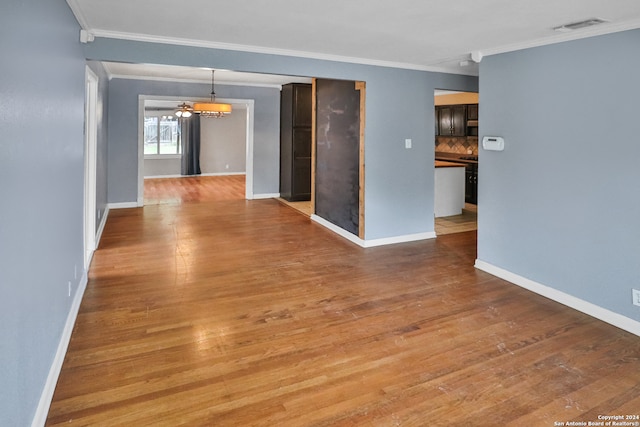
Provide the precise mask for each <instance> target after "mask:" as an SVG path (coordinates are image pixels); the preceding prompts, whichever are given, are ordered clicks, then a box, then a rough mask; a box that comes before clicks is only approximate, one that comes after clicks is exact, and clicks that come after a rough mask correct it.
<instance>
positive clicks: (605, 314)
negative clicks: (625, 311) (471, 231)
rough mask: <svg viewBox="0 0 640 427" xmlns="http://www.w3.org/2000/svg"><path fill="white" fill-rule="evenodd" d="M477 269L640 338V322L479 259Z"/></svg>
mask: <svg viewBox="0 0 640 427" xmlns="http://www.w3.org/2000/svg"><path fill="white" fill-rule="evenodd" d="M475 267H476V268H477V269H479V270H482V271H485V272H487V273H489V274H492V275H494V276H496V277H499V278H501V279H504V280H506V281H508V282H511V283H513V284H514V285H517V286H520V287H521V288H525V289H528V290H530V291H531V292H535V293H536V294H538V295H542V296H543V297H546V298H549V299H551V300H553V301H556V302H559V303H560V304H563V305H566V306H567V307H571V308H573V309H575V310H578V311H581V312H582V313H585V314H587V315H589V316H591V317H595V318H596V319H599V320H602V321H603V322H606V323H609V324H611V325H613V326H616V327H618V328H620V329H624V330H625V331H627V332H631V333H632V334H634V335H637V336H640V322H638V321H636V320H633V319H630V318H629V317H626V316H623V315H621V314H618V313H614V312H613V311H610V310H607V309H606V308H603V307H600V306H598V305H595V304H592V303H590V302H587V301H584V300H582V299H580V298H577V297H574V296H573V295H569V294H566V293H564V292H562V291H559V290H557V289H554V288H550V287H549V286H546V285H543V284H541V283H538V282H534V281H533V280H530V279H527V278H526V277H522V276H519V275H517V274H515V273H512V272H510V271H507V270H504V269H502V268H500V267H496V266H495V265H493V264H489V263H487V262H484V261H481V260H479V259H476V262H475Z"/></svg>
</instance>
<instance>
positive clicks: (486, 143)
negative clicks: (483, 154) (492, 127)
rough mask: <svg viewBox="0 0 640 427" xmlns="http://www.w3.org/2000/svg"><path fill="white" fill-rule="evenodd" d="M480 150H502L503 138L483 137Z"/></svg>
mask: <svg viewBox="0 0 640 427" xmlns="http://www.w3.org/2000/svg"><path fill="white" fill-rule="evenodd" d="M482 148H484V149H485V150H491V151H502V150H504V138H502V137H501V136H485V137H484V138H482Z"/></svg>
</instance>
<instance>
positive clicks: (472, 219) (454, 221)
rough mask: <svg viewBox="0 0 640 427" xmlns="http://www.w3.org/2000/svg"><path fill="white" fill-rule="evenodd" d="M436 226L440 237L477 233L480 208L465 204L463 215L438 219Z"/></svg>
mask: <svg viewBox="0 0 640 427" xmlns="http://www.w3.org/2000/svg"><path fill="white" fill-rule="evenodd" d="M434 225H435V229H436V235H438V236H442V235H443V234H452V233H463V232H465V231H475V230H477V229H478V207H477V206H476V205H473V204H471V203H465V204H464V208H463V209H462V214H460V215H452V216H445V217H440V218H436V219H435V224H434Z"/></svg>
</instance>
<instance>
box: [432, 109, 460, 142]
mask: <svg viewBox="0 0 640 427" xmlns="http://www.w3.org/2000/svg"><path fill="white" fill-rule="evenodd" d="M436 113H437V115H438V126H437V128H438V131H439V135H440V136H465V134H466V126H467V106H466V105H444V106H441V107H437V108H436Z"/></svg>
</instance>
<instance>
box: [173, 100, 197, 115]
mask: <svg viewBox="0 0 640 427" xmlns="http://www.w3.org/2000/svg"><path fill="white" fill-rule="evenodd" d="M174 114H175V115H176V117H180V118H184V119H187V118H189V117H191V115H192V114H193V108H191V106H190V105H189V104H187V103H186V102H183V103H182V104H180V105H178V109H177V110H176V112H175V113H174Z"/></svg>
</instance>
